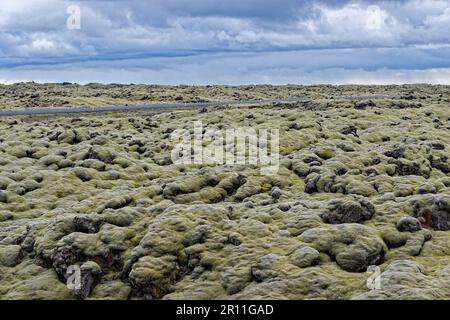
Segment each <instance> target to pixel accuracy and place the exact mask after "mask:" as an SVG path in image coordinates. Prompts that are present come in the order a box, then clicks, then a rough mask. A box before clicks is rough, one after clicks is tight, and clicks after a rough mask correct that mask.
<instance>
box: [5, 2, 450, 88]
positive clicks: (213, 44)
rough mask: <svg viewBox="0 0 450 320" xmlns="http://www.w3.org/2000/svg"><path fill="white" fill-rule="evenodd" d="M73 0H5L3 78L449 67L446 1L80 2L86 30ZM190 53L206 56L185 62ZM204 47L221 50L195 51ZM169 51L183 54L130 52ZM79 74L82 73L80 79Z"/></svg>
mask: <svg viewBox="0 0 450 320" xmlns="http://www.w3.org/2000/svg"><path fill="white" fill-rule="evenodd" d="M72 4H74V2H72V1H64V0H40V1H34V0H0V75H2V74H3V75H4V76H3V78H5V79H10V78H13V74H14V72H18V74H20V75H21V76H20V77H19V78H24V79H28V78H30V77H27V76H26V75H27V74H26V73H27V72H29V74H30V75H31V74H33V77H36V79H37V78H40V79H42V80H43V81H45V79H53V78H52V77H54V78H55V79H61V78H63V74H62V72H63V71H62V70H64V72H67V74H68V75H71V76H73V77H74V79H80V81H81V79H84V77H89V76H90V77H92V79H91V80H89V81H96V79H94V77H96V76H97V77H99V79H100V78H101V79H111V81H113V79H115V78H116V77H117V78H118V80H120V79H121V78H122V79H128V78H127V77H122V76H120V75H119V76H115V75H114V72H113V70H115V68H116V70H120V71H117V73H120V74H122V73H123V74H125V73H126V74H128V75H129V77H130V78H129V79H130V81H131V80H132V76H131V75H132V74H135V73H133V72H143V73H142V74H140V73H139V78H140V79H143V78H146V76H145V75H144V73H145V72H147V73H148V74H149V75H152V77H153V78H150V77H148V79H149V80H150V81H151V79H159V80H160V81H163V82H164V81H167V82H171V83H172V82H173V81H176V79H179V81H180V82H181V81H185V82H189V81H187V80H189V77H191V78H192V79H193V80H192V82H196V81H197V82H198V81H199V80H198V79H197V78H196V77H197V75H200V74H203V75H204V76H205V77H207V78H206V79H208V81H211V82H214V81H224V80H225V79H227V80H229V81H234V80H233V79H236V80H238V79H245V80H248V81H256V80H258V79H266V80H267V81H269V80H270V79H273V81H282V79H294V80H295V79H297V80H299V81H300V80H302V81H306V82H307V81H310V80H311V79H316V78H314V76H313V75H316V76H319V75H321V74H322V75H323V76H326V78H324V79H329V78H328V77H329V76H330V74H327V73H320V72H322V71H323V70H325V71H327V72H331V71H330V70H340V71H338V72H337V73H338V74H339V75H340V77H339V79H341V80H336V81H343V80H342V79H344V78H345V77H347V76H345V77H344V74H346V75H348V74H358V72H359V73H360V74H361V77H363V75H365V76H364V77H366V78H367V79H373V80H374V81H375V80H376V77H375V78H373V77H372V78H370V77H369V75H373V74H374V73H373V72H376V70H380V73H377V74H382V73H383V72H384V73H385V74H386V77H391V78H392V77H394V78H395V77H397V76H395V75H396V73H395V72H397V71H396V70H411V72H413V73H414V74H416V75H417V76H418V77H419V76H423V77H425V78H426V79H428V77H430V79H431V80H432V81H434V80H433V79H438V78H439V77H438V76H436V75H435V74H434V73H432V72H431V71H430V72H428V73H427V72H425V71H423V70H426V69H430V70H445V69H446V68H450V59H448V56H449V53H450V52H449V50H450V49H449V47H448V45H449V44H450V33H449V32H448V27H449V25H450V1H448V0H404V1H382V0H380V1H375V0H365V1H338V0H335V1H324V0H315V1H314V0H307V1H298V0H279V1H271V0H229V1H222V2H217V1H211V0H191V1H182V0H152V1H137V0H129V1H79V2H77V4H78V5H79V6H80V8H81V15H82V17H81V18H82V19H81V30H68V29H67V28H66V19H67V17H68V15H67V12H66V9H67V6H69V5H72ZM342 48H347V49H348V50H347V51H345V50H341V49H342ZM389 48H392V49H389ZM318 49H327V50H318ZM185 51H189V52H190V51H193V52H194V53H197V55H195V56H194V57H190V58H176V57H178V56H180V55H183V54H184V52H185ZM203 52H213V53H214V52H216V53H221V55H219V56H220V58H217V57H218V56H217V55H214V54H211V55H200V56H199V55H198V54H199V53H203ZM233 52H238V53H237V54H235V53H233ZM254 52H261V53H258V54H254ZM160 53H161V54H163V53H165V54H167V55H168V56H172V55H173V56H175V57H174V58H167V59H166V60H163V59H156V58H153V59H134V58H133V59H131V58H130V57H133V56H135V55H136V56H139V57H140V56H145V55H150V56H151V55H159V54H160ZM248 57H251V58H248ZM183 59H184V60H183ZM202 59H205V60H204V61H203V60H202ZM86 60H87V61H89V60H94V62H91V65H90V64H89V62H83V61H86ZM180 61H182V62H180ZM77 62H79V63H77ZM53 65H56V66H53ZM127 68H129V69H127ZM131 68H134V69H133V70H131ZM185 68H188V69H185ZM195 68H198V71H195ZM60 69H61V71H60ZM34 70H40V72H38V71H34ZM77 70H79V71H78V72H80V73H81V72H83V74H80V75H79V76H76V73H77ZM81 70H84V71H81ZM86 70H89V71H90V73H87V72H86ZM96 70H97V71H96ZM123 70H125V71H123ZM135 70H139V71H135ZM144 70H145V71H144ZM361 70H365V71H361ZM43 71H45V72H43ZM47 71H48V75H47ZM282 72H284V75H283V74H282ZM355 72H356V73H355ZM42 73H43V74H45V75H44V76H43V75H41V74H42ZM292 73H294V74H292ZM445 74H446V73H445V72H444V75H445ZM42 77H44V78H42ZM271 77H272V78H271ZM397 78H398V79H404V81H407V80H408V78H407V77H406V76H398V77H397ZM397 78H396V79H397ZM14 79H16V78H14ZM317 79H318V78H317ZM345 79H347V78H345ZM349 79H350V78H349ZM439 79H442V80H443V81H446V79H447V78H446V76H444V77H443V78H442V77H441V78H439ZM66 80H67V81H70V79H66ZM116 80H117V79H116ZM431 80H430V81H431ZM89 81H88V82H89Z"/></svg>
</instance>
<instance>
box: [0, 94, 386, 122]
mask: <svg viewBox="0 0 450 320" xmlns="http://www.w3.org/2000/svg"><path fill="white" fill-rule="evenodd" d="M385 98H386V97H385V96H340V97H332V98H331V99H330V100H333V101H335V100H365V99H385ZM308 101H312V99H311V98H288V99H269V100H230V101H209V102H191V103H155V104H145V105H136V106H111V107H67V108H45V109H17V110H4V111H0V117H1V116H31V115H40V114H61V113H87V112H111V111H131V110H149V109H167V108H191V107H211V106H225V105H239V104H264V103H291V102H308Z"/></svg>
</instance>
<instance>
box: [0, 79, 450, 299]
mask: <svg viewBox="0 0 450 320" xmlns="http://www.w3.org/2000/svg"><path fill="white" fill-rule="evenodd" d="M0 93H1V95H0V105H1V106H2V108H4V109H8V108H16V107H21V106H22V107H51V104H53V103H54V104H57V105H55V106H61V105H64V106H66V105H68V104H70V105H74V106H75V105H77V106H78V105H114V104H124V102H125V103H129V104H133V103H134V102H136V101H138V100H139V101H140V103H142V102H143V101H144V102H151V101H156V100H162V101H198V100H200V101H203V100H208V99H209V100H215V99H216V100H222V99H226V98H233V99H246V98H250V99H251V98H275V97H280V98H285V97H298V96H310V97H312V98H314V99H315V100H314V101H313V102H308V103H303V104H290V105H273V106H248V107H244V106H239V107H221V108H208V109H202V110H199V109H195V110H176V111H173V110H171V111H167V112H164V111H161V112H152V113H149V112H146V113H145V112H140V113H136V112H135V113H112V114H97V115H74V116H64V117H62V116H51V117H49V116H47V117H43V116H40V117H9V118H0V299H75V298H78V299H419V298H420V299H450V162H449V155H450V153H449V150H450V143H449V141H450V100H449V98H450V87H445V86H426V85H422V86H401V87H398V86H387V87H356V86H344V87H330V86H317V87H300V86H286V87H273V86H256V87H254V86H248V87H237V88H233V87H215V86H212V87H198V88H196V87H187V86H182V87H156V86H120V85H109V86H103V85H88V86H77V85H72V84H64V85H37V84H34V83H31V84H20V85H12V86H0ZM366 94H383V95H386V96H388V97H390V98H386V99H379V100H373V101H367V100H365V101H358V102H351V101H333V99H330V98H331V97H332V96H339V95H366ZM140 95H148V97H145V99H144V96H142V97H140ZM138 97H140V98H138ZM161 97H165V98H166V99H163V98H161ZM180 97H181V98H180ZM63 101H65V102H64V103H60V102H63ZM66 102H67V103H66ZM198 120H201V121H202V122H203V125H204V127H206V128H217V129H224V128H231V127H253V128H277V129H279V130H280V136H281V137H280V153H281V159H280V163H281V164H280V168H279V170H278V173H277V174H276V175H271V176H264V175H261V174H260V170H259V168H258V167H257V166H254V165H239V166H223V165H178V164H173V163H172V160H171V157H170V154H171V150H172V148H173V146H174V143H175V142H174V141H172V139H170V133H171V132H173V131H174V130H175V129H180V128H187V129H192V128H193V125H194V121H198ZM73 265H77V266H79V267H80V269H81V280H82V281H81V287H80V288H78V289H76V290H71V289H69V288H68V287H67V286H66V282H67V278H68V272H67V271H68V269H69V268H70V267H71V266H73ZM374 266H378V267H379V270H380V272H381V276H380V278H379V279H380V283H379V287H378V286H377V287H376V288H373V289H369V288H368V286H367V279H368V278H370V277H371V276H372V275H374V273H372V272H373V271H374V270H376V268H374ZM368 270H369V271H370V272H367V271H368Z"/></svg>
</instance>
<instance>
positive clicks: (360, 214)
mask: <svg viewBox="0 0 450 320" xmlns="http://www.w3.org/2000/svg"><path fill="white" fill-rule="evenodd" d="M374 214H375V208H374V206H373V205H372V204H371V203H370V202H369V201H367V200H365V199H360V200H358V201H357V202H356V201H347V202H343V201H339V200H336V201H331V202H330V203H329V204H328V208H327V211H326V212H325V213H323V214H322V220H323V221H324V222H325V223H330V224H341V223H361V222H363V221H365V220H369V219H371V218H372V217H373V215H374Z"/></svg>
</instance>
